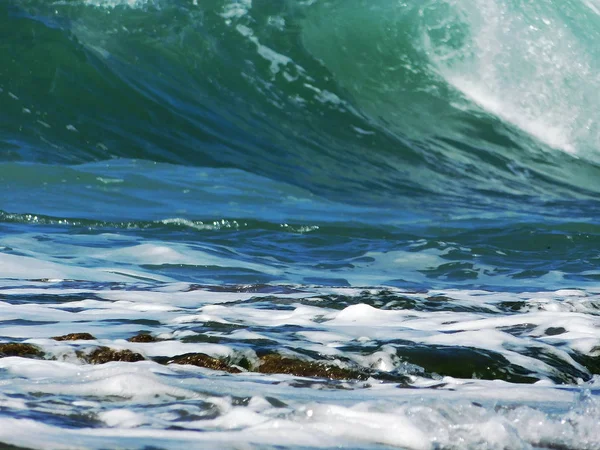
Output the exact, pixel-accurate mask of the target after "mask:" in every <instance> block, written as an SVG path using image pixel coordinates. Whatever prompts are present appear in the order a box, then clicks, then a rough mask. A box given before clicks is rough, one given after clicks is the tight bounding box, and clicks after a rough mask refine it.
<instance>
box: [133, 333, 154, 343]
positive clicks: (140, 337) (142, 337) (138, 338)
mask: <svg viewBox="0 0 600 450" xmlns="http://www.w3.org/2000/svg"><path fill="white" fill-rule="evenodd" d="M127 340H128V341H129V342H156V338H155V337H154V336H152V335H151V334H148V333H138V334H136V335H135V336H132V337H130V338H129V339H127Z"/></svg>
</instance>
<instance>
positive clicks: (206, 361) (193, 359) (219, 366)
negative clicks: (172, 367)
mask: <svg viewBox="0 0 600 450" xmlns="http://www.w3.org/2000/svg"><path fill="white" fill-rule="evenodd" d="M167 364H191V365H193V366H198V367H206V368H207V369H213V370H223V371H225V372H229V373H240V372H241V370H240V369H238V368H237V367H231V366H229V365H228V364H227V363H225V362H224V361H221V360H220V359H217V358H213V357H212V356H208V355H205V354H204V353H186V354H185V355H178V356H175V357H174V358H172V359H170V360H169V361H167Z"/></svg>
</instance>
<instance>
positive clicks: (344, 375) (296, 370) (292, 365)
mask: <svg viewBox="0 0 600 450" xmlns="http://www.w3.org/2000/svg"><path fill="white" fill-rule="evenodd" d="M258 372H260V373H283V374H288V375H295V376H297V377H316V378H329V379H332V380H364V379H366V378H367V376H366V375H365V374H363V373H361V372H358V371H355V370H350V369H343V368H341V367H337V366H334V365H330V364H326V363H322V362H315V361H303V360H300V359H295V358H289V357H285V356H281V355H278V354H270V355H265V356H261V357H260V365H259V367H258Z"/></svg>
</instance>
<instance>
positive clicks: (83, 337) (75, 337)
mask: <svg viewBox="0 0 600 450" xmlns="http://www.w3.org/2000/svg"><path fill="white" fill-rule="evenodd" d="M52 339H54V340H55V341H93V340H95V339H96V338H95V337H94V336H92V335H91V334H90V333H70V334H65V335H64V336H54V337H53V338H52Z"/></svg>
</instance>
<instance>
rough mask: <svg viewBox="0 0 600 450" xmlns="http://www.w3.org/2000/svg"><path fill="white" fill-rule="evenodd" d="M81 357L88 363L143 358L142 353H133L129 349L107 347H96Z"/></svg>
mask: <svg viewBox="0 0 600 450" xmlns="http://www.w3.org/2000/svg"><path fill="white" fill-rule="evenodd" d="M83 358H84V359H85V360H86V362H88V363H90V364H105V363H107V362H111V361H125V362H136V361H143V360H144V357H143V356H142V355H140V354H139V353H134V352H132V351H131V350H113V349H112V348H108V347H98V348H97V349H96V350H94V351H93V352H92V353H90V354H89V355H85V356H84V357H83Z"/></svg>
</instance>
